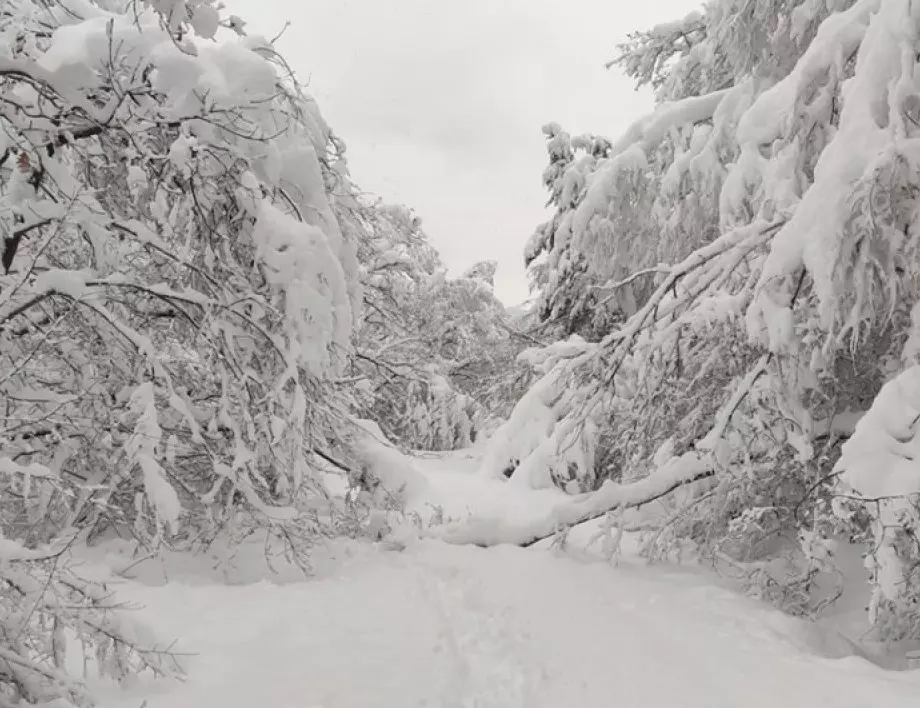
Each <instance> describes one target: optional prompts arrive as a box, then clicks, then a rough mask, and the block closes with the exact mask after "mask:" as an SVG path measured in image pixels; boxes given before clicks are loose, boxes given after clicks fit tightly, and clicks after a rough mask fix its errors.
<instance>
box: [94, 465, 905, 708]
mask: <svg viewBox="0 0 920 708" xmlns="http://www.w3.org/2000/svg"><path fill="white" fill-rule="evenodd" d="M417 467H418V469H420V470H421V471H422V473H423V474H424V475H425V476H426V477H427V478H428V480H429V482H430V484H429V487H428V491H429V493H430V495H431V497H432V501H433V502H435V503H445V502H447V501H450V502H451V506H450V508H446V509H445V511H446V512H447V513H448V514H449V515H454V516H456V515H460V514H462V513H472V514H478V513H486V514H488V515H494V514H501V513H502V512H503V510H504V511H507V513H508V514H509V515H512V516H517V518H519V519H521V520H523V519H524V517H526V515H527V514H529V513H540V512H541V511H542V510H545V508H548V507H549V506H551V505H552V503H554V501H555V497H554V495H553V494H552V493H549V492H546V493H540V494H537V495H535V496H524V495H526V494H528V493H526V492H522V491H521V490H519V489H517V490H515V488H514V487H513V486H512V485H507V484H502V483H501V482H499V481H496V480H490V479H487V478H484V477H483V476H481V475H478V474H475V473H474V472H473V468H474V467H475V458H474V457H472V456H466V455H464V454H463V453H457V454H453V455H451V456H448V457H446V458H431V459H428V460H426V461H421V462H419V463H417ZM530 494H534V493H530ZM415 503H416V504H418V500H416V501H415ZM97 560H98V558H97ZM317 561H318V562H317V569H316V577H315V578H313V579H310V580H304V581H299V582H283V583H281V582H269V581H260V582H254V583H245V584H231V585H228V584H221V583H219V582H217V581H216V580H215V579H214V578H215V577H216V576H215V574H214V573H205V572H203V571H196V569H195V568H194V567H193V566H187V567H185V568H184V569H183V568H180V567H178V566H173V567H170V568H169V569H168V571H167V574H168V575H169V577H170V582H168V583H166V584H163V573H162V566H157V567H154V566H153V563H152V562H151V563H150V566H149V567H146V568H145V565H144V564H143V563H142V564H139V565H136V566H135V567H134V568H132V569H131V570H130V571H129V572H128V573H126V575H128V576H131V577H133V578H135V579H134V580H122V579H120V580H118V581H117V588H118V591H119V593H120V597H121V598H123V599H127V600H130V601H133V602H134V603H137V604H140V605H142V606H143V608H144V609H142V610H141V611H140V612H139V614H140V616H141V618H142V619H143V620H144V621H146V622H147V623H148V624H150V625H152V627H153V628H154V629H155V631H156V632H157V633H158V634H159V636H160V637H178V638H180V639H181V642H180V644H179V647H178V648H179V649H180V650H184V651H188V652H193V653H194V654H195V656H193V657H190V658H189V659H188V660H187V665H188V679H187V680H186V681H185V682H184V683H176V684H169V683H164V682H159V683H155V682H153V681H152V680H146V679H145V680H144V681H142V682H139V683H138V684H136V685H134V686H131V687H128V688H123V689H117V690H115V689H112V688H111V687H108V688H102V689H101V690H102V693H103V701H102V705H103V706H106V707H107V708H138V706H140V705H141V704H142V702H143V701H144V700H146V704H147V708H192V707H194V708H201V707H202V706H220V707H221V708H244V707H245V708H252V707H253V706H266V708H268V707H271V708H288V707H290V708H378V707H379V708H415V707H421V706H427V707H429V708H441V707H443V708H453V707H456V708H461V707H463V708H466V707H473V706H477V707H480V708H517V707H521V708H524V707H526V708H540V707H543V706H546V707H547V708H549V707H552V708H559V707H562V706H582V707H592V706H598V707H601V706H603V707H605V708H606V707H607V706H611V705H615V706H618V708H633V707H635V708H639V707H641V708H658V707H659V706H660V707H662V708H664V707H666V708H674V707H675V706H681V708H694V707H697V706H698V707H699V708H720V707H723V706H724V707H726V708H738V707H739V706H745V708H756V707H757V706H765V707H766V706H769V707H770V708H775V707H776V706H783V707H784V708H794V707H797V706H802V707H803V708H806V707H807V708H812V707H813V706H814V705H815V704H821V705H829V706H834V707H835V708H868V706H875V705H878V706H885V707H886V708H899V707H900V706H905V707H906V706H916V705H918V696H920V672H918V671H908V672H886V671H883V670H882V669H880V668H878V667H877V666H875V665H873V664H870V663H869V662H867V661H865V660H864V659H861V658H858V657H855V656H850V657H845V658H839V659H830V658H826V657H822V656H819V655H818V654H816V653H814V651H813V649H815V646H814V644H813V643H812V642H810V641H809V636H810V635H809V632H808V631H807V627H806V626H805V625H804V624H803V623H799V622H797V621H795V620H792V619H790V618H788V617H785V616H783V615H781V614H779V613H778V612H775V611H773V610H770V609H768V608H766V607H764V606H763V605H760V604H758V603H756V602H754V601H752V600H748V599H745V598H742V597H741V596H739V595H737V594H735V593H733V592H731V591H730V590H728V589H725V588H721V587H717V586H716V585H714V584H713V583H712V582H711V581H710V580H709V579H707V577H706V576H705V575H704V574H703V573H701V572H693V571H691V570H686V569H679V568H673V567H664V566H661V567H646V566H644V565H643V564H642V563H640V562H638V561H637V560H635V559H633V558H630V557H629V556H628V555H627V556H626V557H624V558H623V560H622V562H621V563H620V564H619V566H617V567H614V566H612V565H610V564H609V563H604V562H592V561H590V560H588V559H586V558H581V559H578V558H573V557H561V556H559V555H557V554H554V553H551V552H547V551H545V550H536V549H534V550H523V549H519V548H515V547H510V546H504V547H496V548H491V549H481V548H476V547H472V546H458V545H448V544H445V543H442V542H439V541H436V540H423V541H416V542H411V543H409V544H408V546H407V547H406V548H404V549H402V550H394V549H389V550H387V549H384V548H383V547H372V546H368V545H359V544H340V545H336V546H335V547H332V548H329V549H327V551H326V552H324V553H321V554H319V555H318V558H317ZM108 562H109V564H110V565H112V566H117V565H118V557H117V555H113V554H112V553H110V554H109V556H108ZM124 564H125V565H127V559H125V560H124ZM288 580H289V579H288Z"/></svg>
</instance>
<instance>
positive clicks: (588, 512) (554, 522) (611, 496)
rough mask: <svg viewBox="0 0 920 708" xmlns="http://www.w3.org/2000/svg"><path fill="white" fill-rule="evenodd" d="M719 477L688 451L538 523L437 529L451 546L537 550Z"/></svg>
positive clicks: (492, 522)
mask: <svg viewBox="0 0 920 708" xmlns="http://www.w3.org/2000/svg"><path fill="white" fill-rule="evenodd" d="M714 475H715V463H714V462H713V460H712V459H711V457H710V456H709V455H708V454H701V453H697V452H688V453H686V454H684V455H682V456H680V457H675V458H672V459H671V460H670V461H668V462H667V463H666V464H664V465H663V466H662V467H660V468H659V469H658V470H656V471H655V472H654V473H653V474H651V475H650V476H648V477H646V478H645V479H642V480H639V481H638V482H631V483H628V484H618V483H616V482H610V481H608V482H605V483H604V485H603V486H602V487H601V488H600V489H599V490H598V491H596V492H592V493H590V494H583V495H580V496H577V497H573V498H572V499H571V500H567V501H566V502H564V503H561V504H559V505H558V506H557V507H556V508H555V509H554V510H553V512H552V513H551V514H550V515H549V516H547V517H545V518H542V519H540V520H538V521H537V522H534V523H531V524H527V525H514V524H509V523H508V522H506V521H504V520H502V519H485V518H478V519H470V520H469V521H465V522H459V523H456V524H449V525H446V526H444V527H441V528H438V529H435V530H432V531H431V533H432V534H433V535H435V536H436V537H438V538H440V539H442V540H444V541H447V542H449V543H457V544H474V545H480V546H497V545H501V544H513V545H518V546H525V547H526V546H532V545H533V544H535V543H537V542H539V541H541V540H543V539H546V538H549V537H551V536H553V535H554V534H556V533H557V532H558V531H559V530H561V529H563V528H565V527H570V526H577V525H578V524H582V523H585V522H587V521H591V520H593V519H597V518H600V517H601V516H604V515H605V514H607V513H608V512H611V511H616V510H619V509H635V508H638V507H641V506H644V505H646V504H649V503H650V502H653V501H656V500H658V499H661V498H662V497H665V496H667V495H668V494H671V493H672V492H674V491H675V490H676V489H678V488H680V487H684V486H687V485H689V484H692V483H694V482H697V481H700V480H703V479H706V478H708V477H712V476H714Z"/></svg>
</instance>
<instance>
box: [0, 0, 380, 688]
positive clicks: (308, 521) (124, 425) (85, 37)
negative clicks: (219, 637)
mask: <svg viewBox="0 0 920 708" xmlns="http://www.w3.org/2000/svg"><path fill="white" fill-rule="evenodd" d="M242 26H243V23H242V22H241V21H240V20H239V19H238V18H236V17H232V16H225V15H224V14H223V12H222V10H221V7H220V6H219V5H218V4H217V3H215V2H213V0H188V1H185V0H148V1H146V2H127V1H126V2H121V1H120V0H105V1H103V0H99V1H98V2H89V1H85V0H56V1H53V2H48V1H47V0H41V1H38V0H35V1H34V2H33V1H32V0H11V1H10V2H5V3H4V4H3V6H2V7H0V263H2V268H0V402H2V406H3V414H2V418H0V614H2V615H3V620H2V621H0V703H2V704H3V705H8V704H9V703H10V701H12V702H13V703H14V704H15V703H16V702H17V701H20V700H22V701H25V702H26V703H36V702H40V701H43V700H50V699H51V698H53V697H54V696H59V697H62V698H65V699H67V700H70V701H72V702H80V701H81V700H83V698H84V695H83V694H82V693H81V691H80V690H78V689H77V687H76V685H75V684H73V682H71V681H69V680H65V679H64V677H63V675H62V674H61V672H62V670H63V663H62V662H63V655H62V652H63V649H62V647H63V644H62V643H61V642H62V641H63V640H62V638H63V637H64V635H65V634H67V633H68V632H69V633H71V634H76V635H77V636H78V637H79V638H80V639H82V640H83V641H84V643H85V645H86V647H87V648H88V649H91V651H92V652H94V653H95V655H96V659H97V661H98V662H99V664H100V667H101V668H100V670H101V671H102V672H103V673H106V674H115V675H118V676H121V675H124V674H126V673H130V672H132V671H135V670H137V669H140V668H144V667H147V668H153V669H154V670H156V671H164V670H165V659H166V658H167V655H165V654H162V653H160V652H158V651H156V649H157V647H155V646H154V645H153V644H152V643H147V642H146V640H145V639H144V638H142V637H141V636H139V635H136V633H132V632H130V631H128V630H123V623H121V621H116V620H115V619H113V614H112V613H113V612H114V609H113V608H111V607H110V604H111V603H109V601H108V596H107V594H106V593H104V592H103V591H102V590H100V589H98V588H95V587H94V586H92V584H90V583H85V582H83V581H80V580H79V579H78V578H76V576H74V575H73V574H72V573H71V572H70V571H69V570H67V569H66V559H65V556H66V554H63V553H62V552H61V550H60V548H59V546H60V543H61V539H62V538H64V539H66V538H72V536H73V533H75V532H78V531H81V530H84V531H87V532H88V533H90V534H94V533H101V532H103V531H105V530H106V529H110V528H118V529H119V530H122V531H127V532H128V533H130V534H133V536H134V537H135V538H136V539H137V540H138V542H139V543H140V544H143V545H147V546H148V547H150V548H155V547H157V546H158V545H160V544H161V543H168V544H171V545H173V546H174V547H179V548H193V547H195V546H196V545H197V544H198V543H207V542H208V541H209V540H211V539H213V538H214V537H215V536H217V535H218V534H220V533H228V534H239V533H246V532H247V531H248V530H249V529H252V528H254V527H261V528H265V529H268V530H269V532H270V533H272V532H275V531H277V534H278V536H279V537H281V538H283V539H285V541H286V542H287V543H288V544H290V545H292V546H294V547H298V548H296V549H295V550H297V551H299V550H300V548H299V547H300V545H301V544H302V543H306V542H309V540H310V539H311V538H314V537H316V536H317V535H321V534H327V533H335V532H336V528H335V524H336V510H335V509H334V508H332V507H331V506H330V505H329V504H328V503H327V502H326V501H325V492H324V491H323V490H322V489H321V482H320V479H319V475H318V474H316V470H317V466H318V464H319V459H320V457H319V456H324V457H329V455H328V454H326V453H327V452H328V449H329V448H331V447H336V446H337V445H345V444H347V442H348V440H349V436H350V435H351V432H350V429H349V423H348V414H349V410H348V406H349V398H348V397H347V396H346V395H344V394H343V392H342V388H341V381H342V378H343V375H344V372H345V370H346V369H347V367H348V366H349V363H350V360H351V355H352V340H353V334H354V331H355V327H356V324H357V323H358V322H359V321H360V313H361V307H362V302H361V282H360V280H361V279H360V273H359V268H358V261H357V244H356V243H355V241H354V240H353V239H351V238H350V237H349V236H348V235H347V234H346V233H344V232H343V224H342V223H340V220H339V219H338V218H337V215H338V213H337V204H336V201H337V199H339V196H338V195H337V194H336V193H335V192H334V190H333V186H334V184H335V183H336V180H337V177H338V175H340V174H342V173H344V171H345V168H344V163H343V160H342V155H341V144H340V143H339V142H338V140H337V139H336V138H335V137H334V136H333V135H332V133H331V131H330V130H329V128H328V127H327V126H326V124H325V123H324V121H323V119H322V117H321V115H320V113H319V111H318V109H317V107H316V104H315V102H314V101H313V100H312V99H311V98H310V97H309V96H307V95H305V94H304V93H302V92H301V90H300V88H299V86H298V85H297V84H296V82H295V81H294V79H293V78H292V76H291V73H290V70H289V68H288V67H287V66H286V65H285V63H284V61H283V59H282V58H281V57H280V56H279V55H278V53H277V52H276V51H275V49H274V48H273V46H272V45H271V44H270V43H269V42H267V41H265V40H262V39H260V38H257V37H247V36H245V34H244V33H243V31H242ZM234 32H235V33H236V34H237V35H238V36H234ZM218 33H223V34H224V35H225V36H223V37H222V38H221V41H219V42H218V41H215V37H216V35H217V34H218ZM347 196H348V195H345V197H347ZM343 198H344V197H343ZM49 544H50V545H49ZM49 549H50V550H49ZM10 623H11V624H10ZM145 652H146V653H145Z"/></svg>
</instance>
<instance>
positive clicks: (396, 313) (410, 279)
mask: <svg viewBox="0 0 920 708" xmlns="http://www.w3.org/2000/svg"><path fill="white" fill-rule="evenodd" d="M355 213H356V214H361V220H362V223H363V224H364V229H363V232H362V234H363V235H362V236H361V237H360V238H359V242H360V243H361V248H360V251H359V257H360V261H361V264H362V283H363V285H364V303H365V307H364V316H363V320H362V323H361V327H360V329H359V332H358V337H357V340H356V356H355V358H354V361H353V364H352V367H351V371H350V373H351V374H352V375H353V376H354V377H356V378H358V379H360V385H359V393H358V396H357V400H358V405H359V408H361V409H363V410H364V412H365V415H366V417H369V418H372V419H374V420H376V421H378V422H379V425H380V426H381V427H382V429H383V430H384V432H386V433H387V435H388V436H389V437H390V438H391V439H393V440H394V441H397V442H399V443H401V444H403V445H404V446H406V447H408V448H412V449H420V450H452V449H457V448H462V447H465V446H468V445H469V444H470V443H471V442H472V441H474V440H475V439H476V436H477V435H478V434H479V433H480V432H481V431H482V428H483V426H484V425H486V424H488V421H489V419H490V418H491V417H492V415H493V414H501V413H502V412H506V411H504V410H502V406H501V404H500V403H499V401H498V400H497V398H498V396H497V395H495V389H496V387H498V386H500V382H503V381H505V378H506V376H507V369H508V366H507V364H509V363H511V362H512V361H513V356H514V353H516V348H517V349H519V348H520V344H519V343H518V341H517V339H515V338H514V336H513V332H514V330H513V329H512V328H511V325H510V323H509V318H508V316H507V314H506V313H505V310H504V307H503V306H502V305H501V303H500V302H499V301H498V299H497V298H496V297H495V295H494V293H493V291H492V278H493V277H494V273H495V264H494V263H489V262H485V263H479V264H476V265H474V266H473V267H471V268H470V269H469V270H468V271H467V272H466V273H464V274H463V276H461V277H459V278H451V277H448V276H447V275H446V272H445V268H444V266H443V264H442V263H441V260H440V257H439V256H438V254H437V252H436V251H435V250H434V248H433V247H432V246H431V244H430V242H429V240H428V237H427V235H426V234H425V232H424V231H423V230H422V227H421V221H420V219H419V218H418V217H417V216H415V215H414V214H413V213H412V212H411V211H410V210H408V209H407V208H405V207H400V206H396V205H388V204H380V203H378V204H373V205H364V206H363V207H361V206H360V205H359V206H358V207H357V211H356V212H355Z"/></svg>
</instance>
